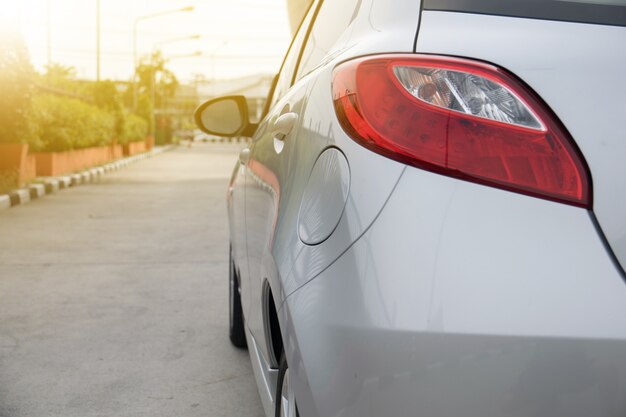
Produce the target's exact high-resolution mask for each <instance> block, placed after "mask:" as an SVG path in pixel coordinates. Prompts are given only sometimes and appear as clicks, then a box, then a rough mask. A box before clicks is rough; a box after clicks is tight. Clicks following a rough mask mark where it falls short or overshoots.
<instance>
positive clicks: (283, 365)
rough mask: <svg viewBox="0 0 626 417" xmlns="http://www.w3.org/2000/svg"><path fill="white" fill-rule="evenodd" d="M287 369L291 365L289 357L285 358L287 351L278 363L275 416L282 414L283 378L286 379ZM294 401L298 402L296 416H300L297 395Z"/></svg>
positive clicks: (278, 416)
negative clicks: (288, 362) (288, 361)
mask: <svg viewBox="0 0 626 417" xmlns="http://www.w3.org/2000/svg"><path fill="white" fill-rule="evenodd" d="M287 369H289V366H288V365H287V358H285V352H283V353H282V354H281V355H280V361H279V365H278V381H277V382H276V401H275V403H276V405H275V407H274V416H275V417H281V416H280V406H281V400H282V394H283V392H282V391H283V380H284V379H285V374H286V373H287ZM294 402H295V403H296V405H295V406H296V417H300V412H299V411H298V404H297V401H295V397H294Z"/></svg>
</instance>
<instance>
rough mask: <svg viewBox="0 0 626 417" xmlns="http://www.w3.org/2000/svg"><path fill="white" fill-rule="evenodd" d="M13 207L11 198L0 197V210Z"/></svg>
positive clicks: (6, 195) (7, 196)
mask: <svg viewBox="0 0 626 417" xmlns="http://www.w3.org/2000/svg"><path fill="white" fill-rule="evenodd" d="M9 207H11V197H9V195H8V194H3V195H0V210H2V209H8V208H9Z"/></svg>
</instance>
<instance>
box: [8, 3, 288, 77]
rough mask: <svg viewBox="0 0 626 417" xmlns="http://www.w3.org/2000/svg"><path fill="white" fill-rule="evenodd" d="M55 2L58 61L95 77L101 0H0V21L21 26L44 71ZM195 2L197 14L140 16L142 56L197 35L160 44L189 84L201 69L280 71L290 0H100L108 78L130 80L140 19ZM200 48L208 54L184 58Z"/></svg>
mask: <svg viewBox="0 0 626 417" xmlns="http://www.w3.org/2000/svg"><path fill="white" fill-rule="evenodd" d="M48 3H49V4H50V11H51V12H50V25H51V26H50V27H51V37H50V41H51V55H52V62H55V63H62V64H64V65H72V66H74V67H76V69H77V71H78V75H79V77H80V78H89V79H95V77H96V54H95V47H96V0H0V5H1V9H0V10H1V13H0V25H2V26H7V25H9V24H10V25H12V26H17V27H19V30H20V31H21V32H22V33H23V35H24V38H25V40H26V43H27V46H28V49H29V52H30V55H31V60H32V62H33V64H34V65H35V67H36V68H37V69H41V68H43V66H44V65H45V64H46V63H47V55H48V54H47V42H48V36H47V34H48V29H47V27H48V24H47V22H48V19H47V7H48ZM190 5H192V6H195V10H194V11H193V12H179V13H175V14H171V15H166V16H160V17H155V18H152V19H147V20H142V21H140V23H139V26H138V28H139V30H138V37H137V39H138V51H139V54H140V55H143V54H147V53H149V52H150V50H151V49H152V48H153V47H155V45H157V44H158V43H160V42H163V41H167V40H171V39H175V38H181V37H186V36H190V35H196V34H198V35H201V36H202V37H201V38H200V39H198V40H187V41H180V42H171V43H164V44H163V45H162V46H161V49H162V51H163V52H164V55H165V56H166V57H168V56H169V57H172V59H171V61H170V64H169V66H170V68H172V69H173V70H174V71H175V73H176V74H177V76H178V77H179V78H180V79H182V80H183V81H188V80H190V79H191V78H192V76H193V74H194V73H200V74H203V75H204V76H206V77H209V78H210V77H211V75H212V74H215V76H217V77H219V78H232V77H238V76H242V75H246V74H253V73H258V72H265V73H273V72H276V71H277V70H278V67H279V66H280V61H281V59H282V56H283V54H284V53H285V51H286V49H287V47H288V45H289V40H290V32H289V24H288V19H287V7H286V0H100V9H101V13H100V16H101V76H102V78H104V79H107V78H109V79H116V80H126V79H129V78H130V77H131V74H132V68H133V63H132V61H133V54H132V52H133V42H132V32H133V31H132V28H133V22H134V19H135V18H136V17H139V16H144V15H148V14H151V13H158V12H162V11H170V10H174V9H178V8H181V7H185V6H190ZM196 51H201V52H202V56H200V57H191V58H190V57H187V58H185V57H180V55H188V54H193V53H194V52H196ZM177 56H178V57H177ZM212 56H214V58H213V59H212ZM212 62H214V63H213V64H212Z"/></svg>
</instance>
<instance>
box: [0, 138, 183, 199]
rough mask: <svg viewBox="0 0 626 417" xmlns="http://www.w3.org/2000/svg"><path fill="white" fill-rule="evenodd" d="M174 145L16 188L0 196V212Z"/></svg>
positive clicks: (85, 181)
mask: <svg viewBox="0 0 626 417" xmlns="http://www.w3.org/2000/svg"><path fill="white" fill-rule="evenodd" d="M175 147H176V145H168V146H163V147H159V148H154V149H152V150H151V151H149V152H145V153H142V154H139V155H134V156H129V157H127V158H124V159H118V160H117V161H114V162H109V163H107V164H104V165H102V166H99V167H95V168H88V169H85V170H83V171H80V172H77V173H75V174H71V175H63V176H60V177H46V178H44V179H43V182H41V183H35V184H30V185H28V186H27V187H25V188H18V189H17V190H13V191H11V192H10V193H8V194H0V210H2V209H8V208H10V207H14V206H18V205H21V204H26V203H28V202H29V201H31V200H34V199H38V198H41V197H44V196H46V195H47V194H52V193H56V192H58V191H59V190H65V189H67V188H70V187H75V186H77V185H80V184H88V183H90V182H96V181H99V180H100V179H101V178H102V177H103V176H104V174H108V173H109V172H114V171H117V170H118V169H120V168H124V167H126V166H128V165H130V164H131V163H132V162H137V161H141V160H144V159H147V158H150V157H153V156H155V155H158V154H160V153H163V152H166V151H169V150H172V149H174V148H175Z"/></svg>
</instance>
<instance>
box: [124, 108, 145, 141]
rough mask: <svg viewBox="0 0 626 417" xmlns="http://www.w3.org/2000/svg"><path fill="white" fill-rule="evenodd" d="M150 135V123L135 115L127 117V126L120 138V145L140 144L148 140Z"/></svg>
mask: <svg viewBox="0 0 626 417" xmlns="http://www.w3.org/2000/svg"><path fill="white" fill-rule="evenodd" d="M147 134H148V122H147V121H146V120H145V119H144V118H142V117H139V116H136V115H134V114H128V115H126V124H125V126H124V131H123V133H122V134H121V135H120V136H119V138H118V143H121V144H126V143H128V142H140V141H142V140H145V139H146V135H147Z"/></svg>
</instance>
